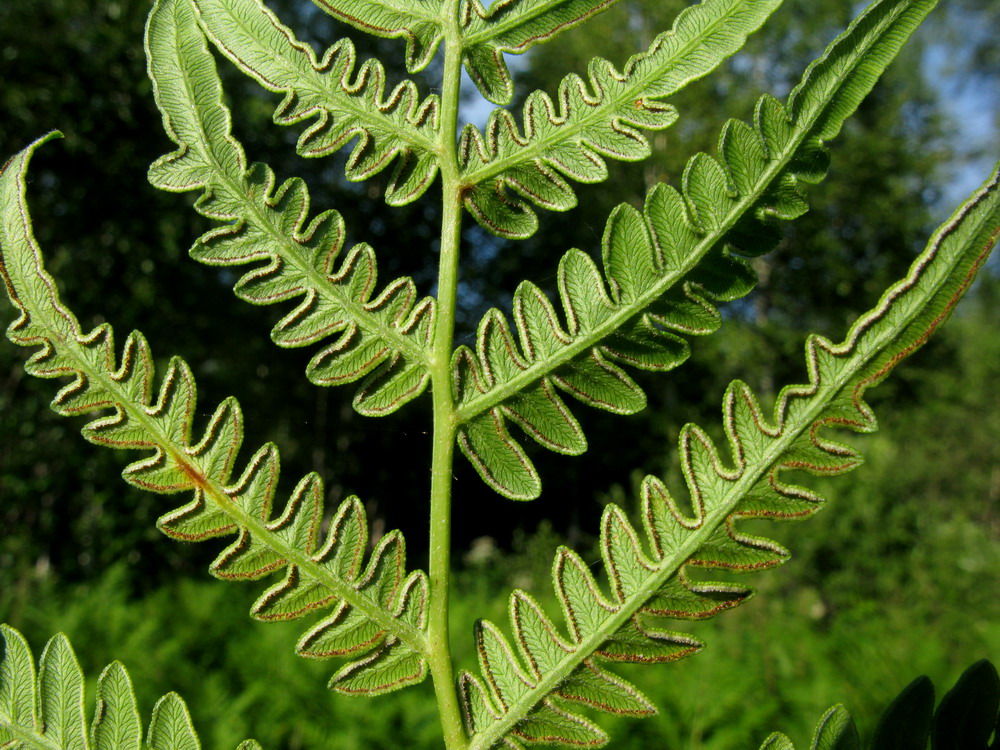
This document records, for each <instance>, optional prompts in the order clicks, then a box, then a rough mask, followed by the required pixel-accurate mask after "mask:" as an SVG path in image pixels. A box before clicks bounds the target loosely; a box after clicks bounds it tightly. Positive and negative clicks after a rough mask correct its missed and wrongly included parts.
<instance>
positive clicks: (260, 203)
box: [146, 0, 434, 415]
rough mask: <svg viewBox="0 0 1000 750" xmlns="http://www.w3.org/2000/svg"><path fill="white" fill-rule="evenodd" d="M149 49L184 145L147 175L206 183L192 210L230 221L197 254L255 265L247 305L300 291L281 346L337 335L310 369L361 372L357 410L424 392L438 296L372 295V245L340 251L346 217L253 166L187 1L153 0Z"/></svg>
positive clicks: (173, 127) (330, 377)
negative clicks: (312, 206) (315, 208)
mask: <svg viewBox="0 0 1000 750" xmlns="http://www.w3.org/2000/svg"><path fill="white" fill-rule="evenodd" d="M146 51H147V56H148V58H149V73H150V77H151V78H152V80H153V86H154V92H155V95H156V101H157V104H158V105H159V107H160V109H161V110H162V112H163V119H164V125H165V127H166V130H167V132H168V133H169V134H170V137H171V139H172V140H173V141H174V142H175V143H177V145H178V147H179V148H178V150H177V151H175V152H173V153H171V154H168V155H166V156H164V157H162V158H160V159H159V160H158V161H157V162H156V163H154V164H153V166H152V167H151V168H150V173H149V178H150V181H151V182H152V183H153V185H155V186H156V187H158V188H161V189H164V190H172V191H186V190H202V191H204V192H203V195H202V197H201V198H200V199H199V200H198V202H197V203H196V206H195V207H196V209H197V210H198V212H199V213H201V214H202V215H204V216H207V217H209V218H211V219H215V220H217V221H221V222H224V223H225V226H222V227H220V228H218V229H214V230H212V231H210V232H208V233H206V234H205V235H204V236H202V237H201V238H200V239H199V240H198V242H197V243H196V244H195V246H194V247H193V248H192V250H191V255H192V256H193V257H194V258H196V259H197V260H199V261H201V262H203V263H208V264H210V265H219V266H235V265H245V264H248V263H254V264H255V266H254V268H253V269H251V270H250V271H248V272H247V273H245V274H244V275H243V277H242V278H241V279H240V280H239V281H238V282H237V284H236V286H235V291H236V294H237V295H238V296H239V297H240V298H242V299H244V300H246V301H248V302H251V303H253V304H258V305H266V304H274V303H279V302H285V301H289V300H295V299H297V300H299V302H298V304H297V305H296V307H295V308H294V309H293V310H292V311H291V312H289V313H288V314H287V315H286V316H285V317H284V318H282V320H281V321H280V322H279V323H278V324H277V325H276V326H275V327H274V329H273V330H272V332H271V337H272V339H273V340H274V341H275V343H277V344H278V345H279V346H283V347H301V346H308V345H311V344H314V343H317V342H319V341H322V340H323V339H327V338H329V337H330V336H333V335H336V334H339V335H337V338H336V340H335V341H334V342H333V343H328V344H326V345H325V346H324V347H323V348H322V349H321V350H320V351H319V352H317V354H316V355H315V356H314V357H313V358H312V360H311V362H310V363H309V365H308V367H307V369H306V374H307V376H308V377H309V379H310V380H311V381H312V382H313V383H316V384H318V385H334V384H340V383H349V382H354V381H357V380H359V379H363V382H362V384H361V387H360V389H359V391H358V394H357V397H356V398H355V406H356V408H357V409H358V411H359V412H361V413H364V414H371V415H379V414H386V413H388V412H391V411H393V410H395V409H397V408H398V407H399V406H401V405H402V404H404V403H406V402H407V401H409V400H411V399H413V398H415V397H416V396H417V395H419V394H420V393H421V392H422V391H423V389H424V388H425V387H426V385H427V382H428V375H427V367H426V360H427V351H428V348H429V340H430V335H431V331H432V330H433V318H434V303H433V300H431V299H429V298H425V299H423V300H421V301H418V300H417V293H416V288H415V287H414V284H413V282H412V280H411V279H409V278H401V279H396V280H395V281H393V282H391V283H390V284H389V285H388V286H387V287H385V289H384V290H383V291H382V292H380V293H376V262H375V255H374V253H373V251H372V249H371V248H370V247H368V246H367V245H364V244H361V245H357V246H355V247H354V248H352V249H351V250H350V252H348V253H347V254H346V257H343V258H340V255H341V251H342V250H343V245H344V223H343V220H342V218H341V217H340V214H338V213H337V212H335V211H326V212H324V213H321V214H319V215H318V216H316V217H315V218H313V219H312V220H309V218H308V217H309V193H308V190H307V188H306V186H305V184H304V183H303V182H302V181H301V180H299V179H295V178H293V179H290V180H287V181H286V182H285V183H283V184H282V185H280V186H277V185H276V181H275V176H274V173H273V172H272V171H271V169H270V168H269V167H267V166H266V165H263V164H253V165H250V166H249V167H248V166H247V161H246V156H245V154H244V151H243V148H242V146H240V144H239V143H238V142H237V141H236V140H235V139H234V138H233V136H232V133H231V131H230V123H231V118H230V113H229V109H228V108H227V107H226V106H225V104H224V103H223V101H222V91H221V86H220V84H219V80H218V75H217V73H216V71H215V63H214V61H213V59H212V55H211V54H210V53H209V51H208V49H207V48H206V46H205V44H204V37H203V36H202V35H201V33H200V31H199V29H198V26H197V23H196V21H195V14H194V12H193V10H192V8H191V6H190V4H189V3H188V2H187V0H161V1H160V2H158V3H157V5H156V7H155V8H154V9H153V12H152V14H151V15H150V20H149V25H148V29H147V38H146ZM338 260H339V262H338ZM262 263H263V265H261V264H262Z"/></svg>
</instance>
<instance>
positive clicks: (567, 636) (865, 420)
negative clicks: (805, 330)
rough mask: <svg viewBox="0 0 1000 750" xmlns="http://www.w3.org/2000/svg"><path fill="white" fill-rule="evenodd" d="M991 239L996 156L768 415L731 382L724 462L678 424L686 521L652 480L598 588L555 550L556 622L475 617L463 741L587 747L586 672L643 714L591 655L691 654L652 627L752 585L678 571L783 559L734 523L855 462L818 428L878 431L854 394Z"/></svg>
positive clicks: (717, 605) (779, 513)
mask: <svg viewBox="0 0 1000 750" xmlns="http://www.w3.org/2000/svg"><path fill="white" fill-rule="evenodd" d="M998 237H1000V165H998V167H997V170H996V171H994V173H993V175H992V176H991V177H990V179H989V180H988V181H987V182H986V184H985V185H984V186H983V187H982V188H981V189H980V190H979V191H978V192H977V193H976V194H975V195H974V196H972V197H971V198H970V199H969V200H968V201H967V202H966V203H965V204H964V205H963V206H962V207H961V208H960V209H959V210H958V211H957V212H956V213H955V214H954V215H953V217H952V218H951V219H950V220H949V221H948V222H947V223H945V224H944V225H943V226H942V227H941V228H940V229H939V230H938V231H937V233H936V234H935V236H934V237H933V238H932V240H931V242H930V243H929V244H928V247H927V249H926V250H925V251H924V252H923V253H922V254H921V255H920V256H919V257H918V258H917V259H916V260H915V261H914V263H913V265H912V266H911V268H910V271H909V273H908V275H907V276H906V277H905V278H904V279H903V280H901V281H900V282H898V283H897V284H895V285H894V286H893V287H891V288H890V289H889V290H888V291H887V292H886V294H885V295H884V296H883V298H882V299H881V300H880V302H879V303H878V305H877V306H876V307H875V308H874V309H873V310H872V311H871V312H869V313H868V314H866V315H864V316H863V317H862V318H861V319H860V320H858V321H857V322H856V323H855V324H854V326H853V327H852V328H851V330H850V332H849V333H848V335H847V337H846V339H845V340H844V341H843V343H841V344H838V345H834V344H833V343H831V342H830V341H828V340H826V339H824V338H822V337H818V336H813V337H811V338H810V339H809V340H808V343H807V345H806V360H807V364H808V368H809V383H808V384H806V385H800V386H789V387H786V388H784V389H783V390H782V392H781V394H780V395H779V398H778V402H777V404H776V406H775V409H774V415H773V419H772V420H770V421H769V420H768V419H767V418H766V417H765V415H764V413H763V410H762V408H761V407H760V405H759V403H758V401H757V399H756V398H755V396H754V395H753V394H752V393H751V391H750V389H749V388H748V387H747V386H746V385H745V384H743V383H740V382H735V383H733V384H732V385H730V387H729V388H728V390H727V391H726V395H725V400H724V407H723V415H724V422H725V429H726V435H727V438H728V443H729V459H728V461H726V460H724V459H723V457H722V456H721V455H720V451H719V450H718V449H717V447H716V446H715V445H714V444H713V442H712V441H711V439H710V438H709V437H708V436H707V435H706V434H705V433H704V432H703V431H702V430H700V429H699V428H697V427H694V426H691V425H688V426H687V427H685V428H684V430H683V431H682V433H681V439H680V449H681V457H682V459H681V460H682V467H683V472H684V477H685V480H686V483H687V486H688V489H689V491H690V495H691V507H692V508H693V515H691V516H688V515H686V514H685V513H684V512H683V511H682V510H681V506H680V505H679V504H678V503H677V502H676V501H675V500H674V498H673V497H672V496H671V495H670V493H669V492H668V491H667V490H666V488H665V486H664V484H663V483H662V482H661V481H660V480H659V479H657V478H655V477H647V478H646V480H645V481H644V483H643V492H642V525H643V529H644V534H643V535H640V534H639V532H638V531H637V530H636V529H635V528H634V527H633V526H632V525H631V524H630V523H629V521H628V520H627V519H626V518H625V515H624V513H623V512H622V511H621V509H619V508H618V507H617V506H614V505H610V506H608V507H607V508H606V510H605V512H604V516H603V520H602V527H601V556H602V559H603V562H604V567H605V569H606V571H607V574H608V580H609V582H610V587H609V589H610V590H609V591H608V592H607V593H606V592H605V591H604V590H603V589H602V587H601V586H600V585H599V584H598V583H597V581H596V579H595V578H594V575H593V574H592V573H591V570H590V567H589V566H588V565H586V564H585V563H584V562H583V560H581V559H580V557H579V556H578V555H577V554H576V553H575V552H573V551H572V550H569V549H566V548H562V549H560V550H559V552H558V553H557V556H556V558H555V562H554V564H553V569H552V577H553V583H554V586H555V590H556V594H557V596H558V598H559V600H560V602H561V604H562V609H563V619H564V620H565V623H566V626H567V628H566V630H565V631H563V630H560V629H559V628H558V627H557V626H556V625H555V624H553V620H552V619H551V618H550V617H548V616H547V615H546V614H545V613H544V612H543V611H542V609H541V607H539V606H538V604H537V603H536V602H535V601H534V600H533V599H532V598H531V597H530V596H529V595H528V594H526V593H524V592H522V591H515V592H514V594H513V595H512V596H511V600H510V619H511V624H512V630H513V634H514V645H511V643H510V642H509V641H507V639H506V638H505V637H504V636H503V635H502V634H501V633H500V630H499V628H497V627H496V626H495V625H493V624H491V623H480V624H479V625H478V626H477V630H476V642H477V650H478V652H479V657H480V667H481V675H482V677H476V676H473V675H471V674H465V675H463V677H462V678H461V689H462V695H463V700H464V703H465V715H466V721H467V725H468V731H469V733H470V735H471V737H472V739H471V742H470V748H473V749H476V750H484V749H485V748H492V747H494V746H496V745H497V744H499V743H501V742H504V741H507V740H510V741H512V742H514V743H518V742H520V741H521V740H526V741H527V740H531V739H535V738H534V737H533V736H528V735H526V734H525V733H524V732H523V727H524V726H525V725H526V724H525V722H527V724H528V725H530V723H531V722H532V721H537V722H547V726H548V729H549V734H548V735H547V738H546V741H548V742H558V743H564V744H568V745H591V744H593V745H596V744H601V743H602V742H603V741H604V737H603V733H602V732H601V731H600V730H599V729H596V728H594V727H593V726H592V725H591V724H590V722H589V721H588V720H585V719H583V718H582V717H579V716H577V715H576V714H573V713H572V712H571V711H570V710H569V709H568V708H567V707H566V705H565V703H566V701H576V700H580V699H581V698H583V696H582V695H581V690H580V688H579V687H578V686H579V685H580V684H581V683H582V682H584V681H592V680H600V679H605V680H609V679H613V680H614V681H615V683H616V686H617V691H618V694H619V695H620V696H621V698H620V699H619V700H618V701H615V702H613V703H612V704H611V705H610V706H608V707H604V706H601V705H599V704H598V703H597V702H589V704H590V705H592V706H595V707H597V708H602V710H612V711H621V712H627V711H629V710H631V711H633V712H634V713H637V714H641V713H642V707H643V705H644V699H642V698H641V694H639V693H638V691H637V690H635V688H632V687H631V686H629V685H627V684H626V683H624V681H621V680H619V679H618V678H607V677H602V676H601V673H598V672H596V671H595V670H597V669H599V668H598V667H597V663H598V662H599V661H601V660H610V661H643V662H649V661H665V660H670V659H677V658H681V657H683V656H686V655H687V654H689V653H693V652H694V651H696V650H698V648H700V646H701V644H700V643H699V642H698V641H697V640H695V639H693V638H691V637H690V636H688V635H685V634H681V633H674V632H671V631H669V630H664V629H662V623H663V622H664V620H665V619H666V618H672V619H676V618H680V619H697V618H704V617H708V616H712V615H714V614H716V613H718V612H720V611H722V610H724V609H729V608H732V607H735V606H737V605H739V604H740V603H742V602H743V601H745V600H746V598H747V597H748V596H749V595H750V593H751V591H750V589H747V588H745V587H740V586H734V585H732V584H717V583H708V582H696V581H694V580H693V579H692V578H691V577H690V571H691V570H692V569H693V568H695V567H707V568H727V569H732V570H758V569H764V568H769V567H773V566H775V565H777V564H780V563H781V562H783V561H784V560H785V559H786V558H787V556H788V553H787V552H786V551H785V550H784V549H783V548H782V547H781V546H780V545H778V544H777V543H775V542H773V541H770V540H768V539H764V538H759V537H754V536H750V535H748V534H746V533H744V532H742V531H741V529H740V522H741V521H742V520H743V519H747V518H786V519H790V518H804V517H806V516H808V515H811V514H812V513H814V512H815V511H816V510H818V509H819V507H820V505H821V503H822V498H820V497H819V496H818V495H816V494H814V493H812V492H810V491H808V490H806V489H804V488H802V487H797V486H794V485H791V484H788V483H787V482H786V481H785V480H784V479H783V474H784V473H785V472H786V471H807V472H810V473H813V474H820V473H823V474H830V473H838V472H843V471H847V470H849V469H851V468H853V467H854V466H856V465H857V464H858V463H859V462H860V457H859V456H858V455H857V453H856V452H855V451H854V450H853V449H851V448H849V447H848V446H845V445H843V444H841V443H838V442H834V441H832V440H831V439H830V438H828V437H827V435H826V430H827V428H831V427H835V428H848V429H852V430H855V431H858V432H872V431H874V430H875V429H876V427H877V424H876V421H875V418H874V416H873V415H872V413H871V410H870V408H869V407H868V405H867V404H866V403H865V402H864V396H865V393H866V391H867V390H868V389H869V388H870V387H872V386H873V385H876V384H878V383H879V382H881V381H882V380H883V379H884V378H885V377H886V376H887V375H888V373H889V372H890V371H891V370H892V369H893V368H894V367H895V366H896V365H897V364H898V363H899V362H900V361H901V360H903V359H904V358H905V357H907V356H908V355H910V354H911V353H912V352H913V351H915V350H916V349H917V348H919V347H920V346H922V345H923V344H924V343H925V342H926V340H927V338H928V337H929V336H930V335H931V334H932V333H933V332H934V331H935V330H936V328H937V327H938V326H939V325H940V324H941V323H942V322H943V321H944V320H945V318H946V317H947V316H948V314H949V313H950V312H951V311H952V310H953V309H954V307H955V305H956V304H957V303H958V301H959V300H960V299H961V297H962V295H963V294H964V292H965V291H966V290H967V289H968V288H969V286H970V285H971V283H972V281H973V279H974V278H975V275H976V272H977V271H978V270H979V268H980V267H982V265H983V263H985V261H986V258H987V257H988V256H989V254H990V251H991V250H992V248H993V246H994V244H995V243H996V242H997V239H998ZM643 536H644V542H645V543H643V539H642V537H643ZM581 675H582V676H581ZM602 692H603V691H602ZM609 694H610V693H609ZM584 702H588V701H586V700H585V701H584ZM850 729H851V727H850V726H848V724H847V723H845V720H844V714H842V713H838V712H836V711H835V712H831V713H830V714H829V715H828V716H827V717H826V720H825V721H824V722H823V723H822V725H821V727H820V731H819V732H818V734H817V744H815V745H814V747H824V748H834V747H845V748H846V747H853V746H855V745H851V744H850V743H849V742H848V740H850V737H851V736H853V737H854V739H855V740H856V733H855V734H853V735H851V732H850V731H849V730H850ZM771 741H772V745H771V746H772V747H775V748H780V747H787V744H782V741H781V739H780V738H779V737H777V736H775V737H773V738H772V740H771ZM843 742H848V744H842V743H843ZM765 746H767V745H765Z"/></svg>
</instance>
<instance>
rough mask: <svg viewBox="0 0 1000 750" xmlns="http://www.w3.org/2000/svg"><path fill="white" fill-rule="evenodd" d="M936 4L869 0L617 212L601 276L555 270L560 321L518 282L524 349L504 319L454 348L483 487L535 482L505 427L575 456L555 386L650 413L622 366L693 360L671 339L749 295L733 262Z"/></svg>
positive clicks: (744, 268) (587, 268)
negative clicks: (785, 87) (784, 100)
mask: <svg viewBox="0 0 1000 750" xmlns="http://www.w3.org/2000/svg"><path fill="white" fill-rule="evenodd" d="M934 4H935V0H880V1H879V2H875V3H873V4H872V5H871V6H869V8H868V9H866V10H865V11H864V12H863V13H862V14H861V15H860V16H859V17H858V18H857V19H856V20H855V21H854V23H852V24H851V26H850V27H849V28H848V29H847V30H846V31H845V32H844V33H843V34H842V35H841V36H840V37H839V38H838V39H837V40H835V41H834V42H833V44H831V45H830V47H828V48H827V50H826V52H825V53H824V54H823V56H822V57H820V58H819V59H818V60H816V61H815V62H814V63H813V64H812V65H810V67H809V68H808V70H807V71H806V73H805V75H804V77H803V79H802V81H801V83H800V84H799V85H798V86H797V87H796V88H795V90H794V91H792V93H791V95H790V97H789V100H788V104H787V106H785V105H782V104H781V103H780V102H778V101H777V100H775V99H774V98H772V97H770V96H764V97H762V98H761V100H760V101H759V102H758V104H757V108H756V112H755V119H754V123H753V125H752V126H750V125H747V124H746V123H743V122H739V121H735V120H731V121H729V122H728V123H727V124H726V126H725V128H724V129H723V131H722V135H721V138H720V140H719V155H720V158H719V159H718V160H716V159H714V158H712V157H710V156H707V155H705V154H698V155H696V156H695V157H694V158H692V159H691V160H690V161H689V162H688V165H687V168H686V169H685V172H684V178H683V190H682V192H678V191H677V190H675V189H674V188H672V187H669V186H666V185H662V184H661V185H657V186H656V187H655V188H653V189H652V190H651V191H650V192H649V194H648V195H647V197H646V203H645V206H644V208H643V210H642V212H641V213H640V212H639V211H638V210H636V209H634V208H632V207H630V206H627V205H621V206H618V207H617V208H616V209H615V210H614V211H613V212H612V214H611V216H610V218H609V219H608V222H607V225H606V227H605V231H604V237H603V241H602V254H603V266H604V268H603V273H602V271H601V270H599V269H598V267H597V265H596V264H595V263H594V262H593V261H592V260H591V259H590V257H589V256H588V255H586V254H585V253H583V252H581V251H579V250H570V251H569V252H568V253H566V254H565V255H564V256H563V258H562V260H561V262H560V264H559V294H560V300H561V302H562V307H563V313H564V317H565V321H566V323H565V325H564V324H563V323H562V322H561V321H560V318H559V316H558V315H557V313H556V311H555V309H554V307H553V305H552V304H551V302H549V300H548V299H547V298H546V296H545V294H544V293H543V292H542V291H541V290H540V289H538V288H537V287H536V286H534V285H533V284H530V283H527V282H525V283H523V284H521V285H520V286H519V287H518V289H517V290H516V292H515V294H514V320H515V321H516V325H517V332H518V345H515V343H514V337H513V335H512V333H511V330H510V326H509V325H508V323H507V322H506V320H505V319H504V316H503V314H502V313H500V312H499V311H497V310H491V311H489V312H488V313H487V314H486V316H485V317H484V318H483V320H482V322H481V323H480V325H479V332H478V343H477V350H476V352H472V351H471V350H470V349H468V348H460V349H458V350H457V351H456V353H455V355H454V381H455V391H456V399H457V402H458V403H459V417H460V420H461V422H462V427H461V428H460V430H459V433H458V440H459V445H460V447H461V449H462V452H463V453H464V454H465V455H466V457H467V458H468V459H469V460H470V461H471V462H472V463H473V465H474V466H475V467H476V469H477V471H478V472H479V474H480V475H481V476H482V477H483V479H484V480H485V481H486V482H487V483H488V484H489V485H490V486H492V487H493V488H494V489H495V490H496V491H497V492H500V493H501V494H503V495H505V496H507V497H510V498H513V499H532V498H534V497H537V496H538V494H539V492H540V491H541V482H540V479H539V477H538V474H537V472H536V471H535V468H534V466H533V465H532V464H531V461H530V460H529V459H528V457H527V455H526V454H525V452H524V450H523V448H522V447H521V446H520V445H519V444H518V442H517V440H516V439H515V438H514V437H513V436H511V434H510V432H509V431H508V429H507V422H508V421H513V422H515V423H516V424H517V425H518V426H520V427H521V428H522V429H523V430H524V431H525V432H526V433H527V434H528V435H530V436H531V437H532V438H534V439H535V440H536V441H537V442H539V443H540V444H541V445H544V446H545V447H547V448H550V449H552V450H555V451H559V452H562V453H567V454H571V455H575V454H579V453H582V452H583V451H584V450H585V449H586V440H585V438H584V436H583V433H582V430H581V429H580V426H579V424H578V423H577V421H576V418H575V417H574V416H573V415H572V413H571V412H570V411H569V409H568V408H567V406H566V405H565V403H564V402H563V401H562V399H561V398H560V397H559V395H558V392H557V390H558V389H562V390H563V391H565V392H567V393H569V394H570V395H572V396H574V397H575V398H577V399H579V400H581V401H583V402H584V403H587V404H590V405H591V406H595V407H598V408H602V409H605V410H608V411H611V412H615V413H619V414H632V413H634V412H637V411H639V410H640V409H642V408H643V407H644V406H645V395H644V394H643V393H642V391H641V389H640V388H639V386H638V385H637V384H636V383H635V382H634V381H633V380H632V379H631V378H630V377H629V376H628V375H627V374H626V373H625V371H624V370H623V369H622V368H621V367H620V366H619V364H625V365H630V366H633V367H637V368H640V369H645V370H669V369H672V368H674V367H676V366H678V365H679V364H681V363H682V362H683V361H684V360H685V359H687V357H688V354H689V345H688V343H687V341H685V340H684V339H683V338H681V336H680V335H679V334H687V335H704V334H707V333H711V332H713V331H715V330H716V329H717V328H718V326H719V325H720V322H721V317H720V315H719V313H718V311H717V310H716V309H715V306H714V304H713V303H714V302H716V301H727V300H732V299H735V298H737V297H740V296H743V295H744V294H746V293H747V292H749V291H750V289H751V287H752V286H753V283H754V281H755V279H754V276H753V274H752V272H751V270H750V269H749V266H748V264H747V262H746V261H745V260H744V259H743V258H742V257H740V256H756V255H760V254H761V253H764V252H767V251H768V250H770V249H771V247H772V246H773V245H774V244H775V243H776V242H777V239H778V234H777V231H776V228H775V224H776V221H777V220H779V219H782V220H788V219H793V218H795V217H797V216H799V215H801V214H802V213H804V212H805V211H806V210H807V209H808V205H807V203H806V200H805V196H804V194H803V192H802V190H801V187H800V183H803V182H804V183H811V182H818V181H819V180H821V179H822V178H823V177H824V176H825V174H826V167H827V163H828V160H829V156H828V153H827V151H826V148H825V147H824V145H823V144H824V143H825V142H826V141H828V140H830V139H831V138H833V137H834V136H835V135H836V134H837V133H838V132H839V130H840V127H841V124H842V123H843V121H844V120H845V119H846V118H847V117H848V116H849V115H850V114H851V113H852V112H853V111H854V110H855V109H856V107H857V105H858V103H859V102H860V101H861V99H862V98H864V96H865V95H866V94H867V93H868V91H869V90H870V89H871V87H872V86H873V85H874V83H875V81H876V80H877V78H878V76H879V74H880V73H881V72H882V70H884V69H885V67H886V66H887V65H888V64H889V62H891V60H892V58H893V57H894V56H895V54H896V52H897V51H898V50H899V49H900V47H901V46H902V45H903V43H904V42H905V41H906V39H907V37H908V36H909V34H910V33H912V31H913V30H914V29H915V28H916V26H917V25H918V24H919V23H920V21H921V20H922V19H923V17H924V16H925V15H926V14H927V13H928V12H929V11H930V10H931V8H932V7H933V6H934Z"/></svg>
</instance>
